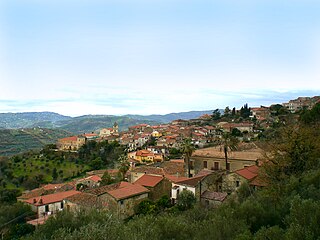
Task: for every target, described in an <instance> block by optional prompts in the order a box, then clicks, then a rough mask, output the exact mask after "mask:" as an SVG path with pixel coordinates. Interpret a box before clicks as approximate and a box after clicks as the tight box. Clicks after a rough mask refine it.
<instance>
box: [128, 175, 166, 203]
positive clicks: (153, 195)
mask: <svg viewBox="0 0 320 240" xmlns="http://www.w3.org/2000/svg"><path fill="white" fill-rule="evenodd" d="M134 184H139V185H141V186H144V187H146V188H147V189H149V190H150V192H149V199H150V200H152V201H156V200H159V199H160V198H161V197H162V196H164V195H167V196H168V197H169V196H170V194H171V182H170V181H169V180H168V179H167V178H165V177H163V176H155V175H149V174H144V175H143V176H142V177H140V178H138V180H136V181H135V182H134Z"/></svg>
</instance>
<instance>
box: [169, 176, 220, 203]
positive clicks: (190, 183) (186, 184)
mask: <svg viewBox="0 0 320 240" xmlns="http://www.w3.org/2000/svg"><path fill="white" fill-rule="evenodd" d="M223 174H224V172H223V171H220V172H212V171H206V172H202V173H200V174H199V175H196V176H194V177H191V178H188V179H186V180H182V181H178V182H175V183H172V189H171V199H172V202H173V203H174V202H176V201H179V194H180V193H181V192H182V191H183V190H185V189H187V190H189V191H191V192H192V193H193V194H194V195H195V197H196V199H197V201H201V196H202V194H203V193H204V192H205V191H214V192H217V191H221V190H222V183H221V182H222V175H223Z"/></svg>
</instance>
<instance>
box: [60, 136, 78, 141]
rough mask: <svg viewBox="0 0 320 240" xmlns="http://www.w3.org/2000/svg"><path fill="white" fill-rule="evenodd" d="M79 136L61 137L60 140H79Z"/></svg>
mask: <svg viewBox="0 0 320 240" xmlns="http://www.w3.org/2000/svg"><path fill="white" fill-rule="evenodd" d="M77 139H78V137H77V136H72V137H66V138H60V139H59V141H63V142H64V141H73V142H74V141H77Z"/></svg>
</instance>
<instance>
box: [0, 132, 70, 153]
mask: <svg viewBox="0 0 320 240" xmlns="http://www.w3.org/2000/svg"><path fill="white" fill-rule="evenodd" d="M69 135H70V133H69V132H66V131H64V130H59V129H56V130H52V129H46V128H38V127H37V128H25V129H0V156H1V155H2V156H11V155H14V154H18V153H22V152H26V151H29V150H40V149H41V148H42V147H44V146H45V145H47V144H52V143H55V142H56V141H57V139H59V138H63V137H67V136H69Z"/></svg>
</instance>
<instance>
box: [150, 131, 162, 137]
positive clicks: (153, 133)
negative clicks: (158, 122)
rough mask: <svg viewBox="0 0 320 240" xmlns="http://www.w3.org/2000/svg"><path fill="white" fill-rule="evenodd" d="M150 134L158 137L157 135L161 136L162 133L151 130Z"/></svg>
mask: <svg viewBox="0 0 320 240" xmlns="http://www.w3.org/2000/svg"><path fill="white" fill-rule="evenodd" d="M151 136H152V137H154V138H159V137H161V136H162V134H161V133H160V132H158V131H153V132H152V133H151Z"/></svg>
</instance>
